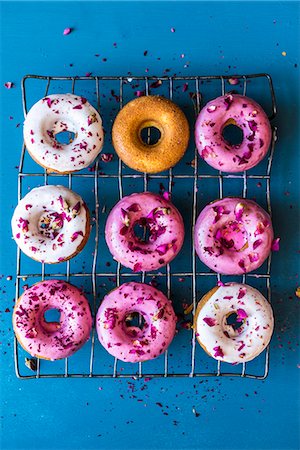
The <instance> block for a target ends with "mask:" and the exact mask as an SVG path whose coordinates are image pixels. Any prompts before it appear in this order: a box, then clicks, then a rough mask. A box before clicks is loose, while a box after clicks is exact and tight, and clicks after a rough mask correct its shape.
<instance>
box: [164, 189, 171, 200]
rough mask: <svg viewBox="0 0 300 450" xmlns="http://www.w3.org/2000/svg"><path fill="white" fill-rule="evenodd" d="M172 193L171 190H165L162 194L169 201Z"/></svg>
mask: <svg viewBox="0 0 300 450" xmlns="http://www.w3.org/2000/svg"><path fill="white" fill-rule="evenodd" d="M171 195H172V194H171V192H168V191H165V192H164V193H163V195H162V196H163V198H164V199H165V200H167V201H168V202H169V201H170V200H171Z"/></svg>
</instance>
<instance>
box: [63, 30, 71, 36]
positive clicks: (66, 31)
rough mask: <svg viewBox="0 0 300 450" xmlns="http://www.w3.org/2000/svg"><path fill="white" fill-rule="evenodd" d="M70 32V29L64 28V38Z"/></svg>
mask: <svg viewBox="0 0 300 450" xmlns="http://www.w3.org/2000/svg"><path fill="white" fill-rule="evenodd" d="M71 31H72V28H65V29H64V33H63V34H64V36H66V35H67V34H70V33H71Z"/></svg>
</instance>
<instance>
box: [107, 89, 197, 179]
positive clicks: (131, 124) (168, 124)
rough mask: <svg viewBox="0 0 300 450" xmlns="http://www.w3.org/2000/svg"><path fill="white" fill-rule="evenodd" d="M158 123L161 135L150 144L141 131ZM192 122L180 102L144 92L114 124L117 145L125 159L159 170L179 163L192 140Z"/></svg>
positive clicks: (136, 165)
mask: <svg viewBox="0 0 300 450" xmlns="http://www.w3.org/2000/svg"><path fill="white" fill-rule="evenodd" d="M148 127H155V128H157V129H158V130H159V132H160V135H161V136H160V139H159V140H158V142H157V143H155V144H153V145H147V144H145V143H144V142H143V140H142V138H141V132H142V130H143V129H145V128H148ZM189 134H190V132H189V124H188V121H187V119H186V117H185V115H184V113H183V112H182V111H181V109H180V108H179V106H177V105H176V104H175V103H173V102H172V101H171V100H168V99H166V98H164V97H160V96H144V97H139V98H136V99H135V100H132V101H131V102H129V103H127V104H126V105H125V106H124V108H122V109H121V111H120V112H119V113H118V115H117V117H116V119H115V121H114V124H113V128H112V142H113V146H114V148H115V150H116V152H117V154H118V156H119V157H120V158H121V160H122V161H123V162H124V163H125V164H126V165H127V166H129V167H130V168H131V169H134V170H137V171H138V172H146V173H157V172H163V171H164V170H167V169H170V167H173V166H175V164H177V163H178V161H179V160H180V159H181V158H182V157H183V155H184V153H185V151H186V149H187V146H188V142H189Z"/></svg>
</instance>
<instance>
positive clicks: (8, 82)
mask: <svg viewBox="0 0 300 450" xmlns="http://www.w3.org/2000/svg"><path fill="white" fill-rule="evenodd" d="M4 86H5V87H6V89H11V88H12V87H14V83H12V82H11V81H7V82H6V83H4Z"/></svg>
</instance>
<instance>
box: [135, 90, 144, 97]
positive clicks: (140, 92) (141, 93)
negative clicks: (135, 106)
mask: <svg viewBox="0 0 300 450" xmlns="http://www.w3.org/2000/svg"><path fill="white" fill-rule="evenodd" d="M134 95H135V96H136V97H143V96H144V95H145V91H135V93H134Z"/></svg>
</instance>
